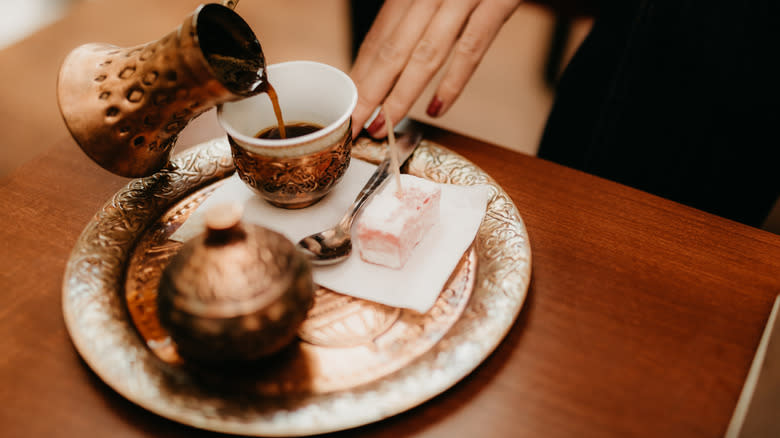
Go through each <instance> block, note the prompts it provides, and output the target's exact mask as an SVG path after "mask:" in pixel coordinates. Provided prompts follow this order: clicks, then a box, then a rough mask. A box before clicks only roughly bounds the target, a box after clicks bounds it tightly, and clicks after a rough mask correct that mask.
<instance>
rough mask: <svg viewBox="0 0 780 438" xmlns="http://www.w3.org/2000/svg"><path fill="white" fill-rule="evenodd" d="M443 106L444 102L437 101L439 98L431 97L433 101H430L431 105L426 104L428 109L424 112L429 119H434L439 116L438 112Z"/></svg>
mask: <svg viewBox="0 0 780 438" xmlns="http://www.w3.org/2000/svg"><path fill="white" fill-rule="evenodd" d="M443 104H444V102H442V101H441V99H439V96H433V99H431V103H429V104H428V109H426V110H425V112H426V113H428V115H429V116H431V117H436V116H438V115H439V111H441V106H442V105H443Z"/></svg>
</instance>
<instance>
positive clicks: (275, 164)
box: [217, 61, 357, 208]
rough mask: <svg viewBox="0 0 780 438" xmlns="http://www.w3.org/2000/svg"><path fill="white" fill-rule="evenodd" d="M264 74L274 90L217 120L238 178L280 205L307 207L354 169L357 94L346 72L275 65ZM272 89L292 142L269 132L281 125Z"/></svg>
mask: <svg viewBox="0 0 780 438" xmlns="http://www.w3.org/2000/svg"><path fill="white" fill-rule="evenodd" d="M266 74H267V78H268V82H269V84H270V85H271V88H272V89H273V90H272V92H269V93H268V94H266V93H263V94H259V95H256V96H252V97H249V98H246V99H243V100H239V101H235V102H229V103H224V104H222V105H220V106H219V107H218V110H217V117H218V119H219V123H220V124H221V125H222V128H223V129H224V130H225V132H226V133H227V136H228V141H229V143H230V149H231V153H232V155H233V161H234V163H235V165H236V170H237V172H238V175H239V177H240V178H241V179H242V180H243V181H244V182H245V183H246V184H247V185H248V186H249V187H251V188H252V189H253V190H254V191H255V192H256V193H258V194H259V195H260V196H261V197H262V198H263V199H265V200H266V201H268V202H269V203H271V204H273V205H275V206H278V207H283V208H303V207H307V206H309V205H312V204H314V203H316V202H317V201H319V200H320V199H322V198H323V197H324V196H325V195H327V194H328V192H330V190H331V189H333V187H334V186H335V185H336V184H337V183H338V182H339V180H340V179H341V177H342V176H343V175H344V173H345V172H346V170H347V167H348V166H349V162H350V150H351V146H352V128H351V122H352V111H353V109H354V108H355V104H356V103H357V89H356V87H355V84H354V83H353V82H352V80H351V79H350V77H349V76H348V75H347V74H345V73H344V72H342V71H341V70H339V69H337V68H335V67H332V66H329V65H327V64H322V63H318V62H313V61H291V62H284V63H280V64H274V65H270V66H267V73H266ZM274 92H275V94H276V96H277V97H278V102H279V107H280V108H281V114H282V117H283V119H284V125H285V126H286V127H288V128H289V129H287V130H288V131H290V135H288V136H287V138H278V137H279V136H278V135H276V133H274V132H271V131H273V129H274V128H276V127H277V125H278V122H277V118H276V114H275V112H274V107H273V105H272V103H271V97H273V94H274ZM306 125H313V126H314V127H313V128H311V127H309V128H306ZM299 128H300V129H299ZM296 131H299V132H296ZM300 133H303V134H302V135H299V134H300ZM258 134H260V137H261V138H258Z"/></svg>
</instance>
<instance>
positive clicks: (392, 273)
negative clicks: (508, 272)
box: [171, 159, 489, 313]
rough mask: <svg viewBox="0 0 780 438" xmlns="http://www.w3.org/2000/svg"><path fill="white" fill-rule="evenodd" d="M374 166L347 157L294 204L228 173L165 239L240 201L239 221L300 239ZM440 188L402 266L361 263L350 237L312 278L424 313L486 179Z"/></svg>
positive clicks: (465, 236)
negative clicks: (300, 204)
mask: <svg viewBox="0 0 780 438" xmlns="http://www.w3.org/2000/svg"><path fill="white" fill-rule="evenodd" d="M375 168H376V166H374V165H373V164H369V163H366V162H365V161H361V160H357V159H353V160H352V162H351V164H350V166H349V169H347V172H346V173H345V175H344V178H343V179H342V180H341V182H340V183H339V184H338V185H337V186H336V187H334V188H333V190H332V191H331V192H330V193H329V194H328V195H327V196H326V197H325V198H324V199H322V200H321V201H320V202H318V203H316V204H314V205H312V206H310V207H307V208H303V209H299V210H286V209H283V208H277V207H274V206H272V205H270V204H268V203H267V202H265V201H264V200H263V199H262V198H260V197H259V196H258V195H256V194H255V193H254V192H253V191H252V190H251V189H249V187H247V186H246V185H245V184H244V183H243V182H242V181H241V180H240V179H239V178H238V176H237V175H233V176H232V177H230V178H228V179H227V180H226V181H225V182H224V184H223V185H222V186H220V187H219V188H217V189H216V190H215V191H214V193H213V194H212V195H211V196H209V198H208V199H206V201H204V202H203V204H201V205H200V207H198V209H197V210H196V211H194V212H193V213H192V215H191V216H190V217H189V219H188V220H187V221H186V222H185V223H184V224H183V225H182V226H181V227H180V228H179V229H178V230H177V231H176V232H175V233H174V234H173V236H172V237H171V238H172V239H174V240H178V241H181V242H183V241H185V240H189V239H190V238H192V237H194V236H195V235H197V234H200V233H202V232H203V231H204V230H205V218H204V216H205V212H206V211H208V210H209V209H210V208H211V207H214V206H217V205H219V204H222V203H226V202H238V203H240V204H242V205H243V206H244V217H243V221H244V222H245V223H252V224H258V225H262V226H264V227H267V228H270V229H272V230H275V231H277V232H279V233H281V234H283V235H285V236H286V237H287V238H288V239H290V240H291V241H292V242H294V243H295V242H298V241H299V240H300V239H301V238H303V237H305V236H308V235H309V234H312V233H316V232H319V231H322V230H324V229H326V228H329V227H331V226H333V225H334V224H335V223H337V222H338V221H339V219H341V217H342V216H343V215H344V213H345V212H346V211H347V209H348V208H349V206H350V205H351V204H352V202H353V201H354V200H355V197H356V196H357V194H358V193H359V192H360V189H361V188H362V187H363V185H364V184H365V182H366V181H368V179H369V178H370V176H371V174H372V173H373V172H374V169H375ZM441 188H442V191H441V220H440V221H439V223H438V224H436V225H434V226H433V228H431V229H430V230H429V231H428V233H427V234H426V236H425V237H424V238H423V240H422V241H421V242H420V243H419V245H418V246H417V247H416V248H415V249H414V252H413V253H412V255H411V257H410V258H409V260H408V261H407V262H406V265H405V266H404V267H403V268H402V269H400V270H397V269H390V268H385V267H382V266H377V265H373V264H370V263H366V262H364V261H363V260H361V259H360V256H359V248H358V245H359V242H357V241H353V245H354V247H353V251H352V255H351V256H350V257H349V258H348V259H347V260H346V261H344V262H342V263H339V264H337V265H331V266H324V267H315V268H314V282H315V283H317V284H319V285H321V286H324V287H326V288H328V289H331V290H334V291H336V292H340V293H343V294H346V295H351V296H354V297H357V298H362V299H366V300H370V301H374V302H378V303H382V304H386V305H389V306H393V307H403V308H407V309H412V310H415V311H418V312H421V313H424V312H427V311H428V310H429V309H430V308H431V307H432V306H433V304H434V302H435V301H436V298H437V297H438V296H439V293H440V292H441V290H442V288H443V287H444V284H445V283H446V281H447V279H448V278H449V276H450V274H451V273H452V270H453V269H455V266H456V265H457V263H458V261H459V260H460V258H461V256H462V255H463V253H464V252H465V251H466V249H468V247H469V246H470V245H471V242H472V241H473V240H474V237H475V236H476V234H477V230H478V229H479V225H480V224H481V223H482V218H483V216H484V215H485V208H486V206H487V201H488V197H489V188H488V186H485V185H478V186H456V185H451V184H442V185H441Z"/></svg>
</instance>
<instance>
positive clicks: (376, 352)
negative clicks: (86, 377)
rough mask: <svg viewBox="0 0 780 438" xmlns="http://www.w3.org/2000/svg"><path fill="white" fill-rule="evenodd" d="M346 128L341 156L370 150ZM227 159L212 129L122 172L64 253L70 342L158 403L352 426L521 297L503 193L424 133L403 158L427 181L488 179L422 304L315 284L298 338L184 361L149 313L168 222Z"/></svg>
mask: <svg viewBox="0 0 780 438" xmlns="http://www.w3.org/2000/svg"><path fill="white" fill-rule="evenodd" d="M382 153H383V148H381V147H379V146H378V145H377V144H375V143H373V142H370V141H359V142H358V143H357V144H356V145H355V147H354V149H353V155H354V156H355V157H357V158H362V159H366V160H368V161H374V162H377V161H378V160H379V159H380V158H381V154H382ZM234 171H235V168H234V166H233V161H232V158H231V156H230V151H229V148H228V146H227V140H226V139H225V138H218V139H214V140H212V141H210V142H207V143H204V144H201V145H198V146H196V147H194V148H192V149H190V150H188V151H186V152H184V153H182V154H180V155H178V156H177V157H176V158H175V159H174V160H173V163H172V165H171V166H169V167H168V168H167V169H165V170H163V171H160V172H158V173H157V174H155V175H152V176H150V177H147V178H142V179H136V180H133V181H131V182H130V183H129V184H128V185H127V186H125V187H124V188H123V189H121V190H120V191H119V192H117V193H116V194H115V195H114V197H113V198H112V199H111V200H109V201H108V202H107V203H106V204H105V205H104V206H103V208H102V209H101V210H100V211H99V212H97V214H96V215H95V216H94V218H93V219H92V221H91V222H90V223H89V224H88V225H87V226H86V228H85V229H84V231H83V232H82V234H81V236H80V237H79V239H78V241H77V242H76V245H75V247H74V249H73V252H72V253H71V256H70V259H69V261H68V264H67V267H66V271H65V278H64V283H63V313H64V317H65V323H66V326H67V328H68V331H69V333H70V335H71V338H72V340H73V343H74V344H75V346H76V348H77V350H78V351H79V353H80V354H81V355H82V357H83V358H84V360H85V361H86V362H87V364H88V365H89V366H90V367H91V368H92V369H93V370H94V371H95V373H96V374H98V375H99V376H100V377H101V379H103V380H104V381H105V382H106V383H107V384H108V385H109V386H111V387H112V388H114V389H115V390H116V391H117V392H119V393H120V394H122V395H123V396H124V397H126V398H128V399H129V400H131V401H133V402H135V403H137V404H138V405H140V406H143V407H144V408H146V409H148V410H150V411H152V412H155V413H157V414H159V415H161V416H164V417H167V418H170V419H172V420H175V421H179V422H181V423H185V424H188V425H191V426H194V427H199V428H203V429H210V430H214V431H220V432H227V433H237V434H244V435H258V436H294V435H307V434H317V433H324V432H330V431H336V430H342V429H346V428H351V427H355V426H359V425H363V424H367V423H370V422H374V421H378V420H381V419H383V418H387V417H389V416H391V415H395V414H397V413H400V412H402V411H405V410H407V409H410V408H412V407H414V406H416V405H418V404H420V403H422V402H424V401H426V400H428V399H430V398H432V397H434V396H436V395H437V394H439V393H441V392H443V391H444V390H446V389H447V388H449V387H451V386H452V385H454V384H455V383H456V382H458V381H459V380H460V379H461V378H463V377H465V376H466V375H467V374H468V373H470V372H471V371H472V370H474V369H475V368H476V367H477V366H478V365H479V364H480V363H481V362H482V361H483V360H484V359H485V358H486V357H487V356H488V355H489V354H490V353H491V352H492V351H493V350H494V349H495V348H496V346H497V345H498V344H499V342H500V341H501V340H502V339H503V337H504V336H505V335H506V333H507V331H508V330H509V328H510V327H511V325H512V323H513V322H514V320H515V318H516V317H517V315H518V313H519V312H520V309H521V307H522V305H523V301H524V299H525V295H526V292H527V290H528V285H529V282H530V273H531V249H530V246H529V243H528V235H527V232H526V229H525V225H524V224H523V221H522V219H521V218H520V215H519V214H518V212H517V209H516V208H515V206H514V204H513V203H512V201H511V199H510V198H509V197H508V196H507V194H506V193H505V192H504V191H503V190H502V189H501V188H500V187H499V186H498V185H497V184H496V183H495V182H494V181H493V180H492V179H491V178H490V177H489V176H488V175H487V174H486V173H485V172H483V171H482V170H481V169H479V168H477V167H476V166H474V165H473V164H471V163H470V162H469V161H468V160H466V159H465V158H463V157H461V156H460V155H457V154H455V153H453V152H451V151H449V150H448V149H446V148H445V147H443V146H441V145H438V144H435V143H433V142H430V141H423V143H422V144H421V145H420V147H419V148H418V150H417V151H416V152H415V154H414V156H413V157H412V159H411V160H410V161H409V163H408V166H407V171H408V172H409V173H411V174H414V175H418V176H422V177H425V178H428V179H431V180H434V181H438V182H447V183H454V184H464V185H469V184H488V185H490V186H491V187H492V190H491V197H490V200H489V202H488V207H487V214H486V215H485V218H484V220H483V222H482V225H481V226H480V229H479V232H478V234H477V238H476V239H475V242H474V244H473V245H472V246H471V248H470V249H469V250H468V251H466V253H465V254H464V255H463V258H462V259H461V262H460V263H459V265H458V266H457V268H456V269H455V271H454V272H453V274H452V276H451V277H450V279H449V281H448V283H447V285H446V286H445V288H444V290H443V291H442V293H441V295H440V296H439V298H438V300H437V302H436V304H435V305H434V307H433V308H432V309H431V310H430V311H429V312H427V313H425V314H420V313H417V312H413V311H410V310H401V309H395V308H390V307H386V306H382V305H378V304H373V303H370V302H367V301H363V300H359V299H356V298H351V297H347V296H344V295H340V294H337V293H335V292H331V291H328V290H326V289H320V290H318V291H317V294H316V299H315V305H314V307H313V308H312V310H311V311H310V313H309V316H308V319H307V321H306V322H305V323H304V325H303V327H302V328H301V330H300V332H299V341H298V342H296V343H294V344H293V345H291V346H290V347H289V348H287V349H286V350H285V351H283V352H282V354H280V355H279V356H278V357H275V360H274V361H269V363H267V364H264V365H263V366H262V367H261V368H262V369H260V370H259V372H257V373H253V374H251V375H240V376H219V375H211V374H208V373H206V374H204V373H202V372H197V371H194V370H193V369H192V368H191V367H188V366H187V364H186V363H183V361H182V360H181V359H180V358H179V356H178V355H177V354H176V348H175V345H173V344H172V343H171V341H170V339H169V338H168V337H167V334H166V333H165V332H164V330H163V329H162V328H160V326H159V323H158V321H157V318H156V308H155V294H156V287H157V281H158V280H159V275H160V274H161V272H162V269H163V268H164V266H165V265H166V263H167V261H168V260H169V259H170V257H171V256H172V255H173V254H175V252H176V251H177V250H178V248H179V246H180V244H179V243H178V242H175V241H172V240H169V239H168V237H169V236H170V235H171V234H173V232H174V231H175V230H176V228H177V227H178V226H179V225H181V224H182V223H183V222H184V220H185V219H186V218H187V216H188V215H189V214H190V213H191V212H192V211H193V210H194V209H195V208H196V207H197V206H198V205H199V204H200V203H201V202H202V201H203V199H205V198H206V197H207V196H208V195H209V194H210V193H211V192H212V191H213V190H214V188H215V187H216V186H218V185H219V184H220V181H222V180H223V179H224V178H226V177H227V176H229V175H231V174H232V173H233V172H234Z"/></svg>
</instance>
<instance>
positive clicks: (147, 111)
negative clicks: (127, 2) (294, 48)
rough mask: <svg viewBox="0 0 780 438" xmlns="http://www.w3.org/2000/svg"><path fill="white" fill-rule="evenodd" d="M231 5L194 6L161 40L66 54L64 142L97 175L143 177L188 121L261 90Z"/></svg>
mask: <svg viewBox="0 0 780 438" xmlns="http://www.w3.org/2000/svg"><path fill="white" fill-rule="evenodd" d="M236 3H237V2H236V1H226V2H224V3H223V4H224V5H220V4H217V3H212V4H205V5H201V6H199V7H198V8H197V9H196V10H195V12H193V13H192V14H191V15H190V16H189V17H187V18H186V19H185V20H184V22H183V23H182V24H181V25H180V26H179V27H178V28H177V29H175V30H174V31H172V32H171V33H169V34H168V35H166V36H164V37H162V38H160V39H159V40H157V41H153V42H150V43H147V44H142V45H139V46H135V47H129V48H122V47H117V46H114V45H110V44H103V43H91V44H85V45H83V46H80V47H78V48H76V49H75V50H73V51H72V52H71V53H70V54H69V55H68V56H67V58H66V59H65V61H64V63H63V65H62V67H61V69H60V73H59V78H58V81H57V100H58V104H59V108H60V112H61V113H62V117H63V119H64V120H65V124H66V125H67V126H68V129H69V130H70V133H71V135H73V138H74V139H75V140H76V142H77V143H78V144H79V146H80V147H81V149H82V150H83V151H84V152H85V153H86V154H87V155H89V156H90V157H91V158H92V159H93V160H95V161H96V162H97V163H98V164H99V165H100V166H102V167H103V168H105V169H107V170H109V171H111V172H113V173H116V174H118V175H122V176H127V177H141V176H148V175H150V174H152V173H154V172H156V171H158V170H160V169H161V168H163V167H164V166H165V165H166V164H167V163H168V161H169V158H170V155H171V151H172V149H173V145H174V143H175V142H176V139H177V137H178V135H179V133H180V132H181V130H182V129H184V127H185V126H186V125H187V124H188V123H189V121H190V120H192V119H193V118H195V117H196V116H198V115H200V114H201V113H203V112H205V111H206V110H208V109H210V108H212V107H214V106H216V105H218V104H220V103H224V102H229V101H234V100H238V99H241V98H244V97H247V96H251V95H254V94H258V93H261V92H263V91H265V90H266V85H267V82H266V75H265V58H264V55H263V50H262V48H261V46H260V43H259V42H258V41H257V38H256V37H255V35H254V33H253V32H252V29H250V27H249V25H248V24H247V23H246V22H245V21H244V20H243V19H242V18H241V17H240V16H239V15H238V14H237V13H236V12H234V11H233V9H232V7H235V4H236Z"/></svg>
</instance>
